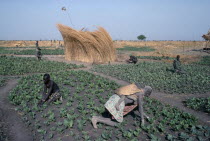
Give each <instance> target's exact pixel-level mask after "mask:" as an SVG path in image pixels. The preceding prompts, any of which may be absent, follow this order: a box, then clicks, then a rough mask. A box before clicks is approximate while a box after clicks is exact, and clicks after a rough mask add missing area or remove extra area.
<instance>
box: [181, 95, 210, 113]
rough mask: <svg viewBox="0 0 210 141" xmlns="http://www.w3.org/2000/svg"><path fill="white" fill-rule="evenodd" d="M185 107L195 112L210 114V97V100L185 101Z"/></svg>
mask: <svg viewBox="0 0 210 141" xmlns="http://www.w3.org/2000/svg"><path fill="white" fill-rule="evenodd" d="M184 103H185V105H186V106H187V107H189V108H192V109H194V110H198V111H203V112H207V113H210V97H208V98H189V99H187V100H186V101H184Z"/></svg>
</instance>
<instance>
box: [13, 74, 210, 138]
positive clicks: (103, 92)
mask: <svg viewBox="0 0 210 141" xmlns="http://www.w3.org/2000/svg"><path fill="white" fill-rule="evenodd" d="M50 75H51V78H52V80H54V81H55V82H56V83H57V84H58V85H59V87H60V90H61V94H62V96H63V101H62V102H61V101H56V102H54V103H53V104H50V105H46V104H44V105H43V106H42V107H38V106H37V103H38V101H39V100H40V99H41V93H42V91H43V82H42V81H41V80H42V77H43V75H40V74H37V75H31V76H26V77H22V79H21V80H19V82H18V85H17V87H16V88H15V89H13V90H12V91H11V92H10V95H9V100H10V101H11V103H12V104H14V105H16V110H17V111H18V112H19V114H21V115H22V119H23V121H24V123H25V124H26V125H27V126H29V127H31V128H32V129H33V132H34V136H35V137H36V138H38V139H37V140H85V141H89V140H95V141H103V140H131V141H138V140H153V141H158V140H169V141H172V140H206V139H208V138H209V137H210V127H207V126H203V125H199V124H198V123H197V119H196V118H195V117H193V116H192V115H190V114H187V113H184V112H181V111H179V110H178V109H176V108H172V107H170V106H169V105H164V104H162V103H160V102H159V101H157V100H154V99H151V98H146V99H145V102H144V103H145V104H144V110H145V112H146V113H147V115H149V117H150V118H149V119H148V120H146V122H145V125H144V126H141V123H140V121H141V120H140V117H139V113H138V112H137V111H134V112H131V113H130V114H128V115H127V116H125V117H124V121H123V122H122V123H121V124H118V126H117V127H110V126H107V125H104V124H98V129H94V128H93V126H92V124H91V117H92V116H102V115H104V116H106V115H107V114H108V113H107V112H106V110H105V108H104V104H105V102H106V101H107V100H108V99H109V97H110V96H111V95H112V94H113V93H114V90H115V89H117V88H118V87H119V85H117V84H116V83H114V82H113V81H110V80H107V79H105V78H102V77H99V76H95V75H93V74H91V73H88V72H85V71H66V72H56V73H51V74H50Z"/></svg>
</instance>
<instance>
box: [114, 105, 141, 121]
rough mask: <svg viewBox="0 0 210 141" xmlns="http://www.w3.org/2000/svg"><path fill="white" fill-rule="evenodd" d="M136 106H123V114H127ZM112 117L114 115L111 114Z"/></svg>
mask: <svg viewBox="0 0 210 141" xmlns="http://www.w3.org/2000/svg"><path fill="white" fill-rule="evenodd" d="M136 107H137V105H130V106H125V108H124V110H123V116H125V115H127V114H128V113H130V112H131V111H133V109H135V108H136ZM112 119H114V117H113V116H112Z"/></svg>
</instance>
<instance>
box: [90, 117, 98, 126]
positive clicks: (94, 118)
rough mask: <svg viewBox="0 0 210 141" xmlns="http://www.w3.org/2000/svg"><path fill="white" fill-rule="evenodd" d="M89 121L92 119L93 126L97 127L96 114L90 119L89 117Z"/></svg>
mask: <svg viewBox="0 0 210 141" xmlns="http://www.w3.org/2000/svg"><path fill="white" fill-rule="evenodd" d="M91 121H92V124H93V127H94V128H96V129H97V128H98V127H97V125H96V124H97V119H96V116H93V117H92V119H91Z"/></svg>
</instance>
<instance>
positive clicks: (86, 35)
mask: <svg viewBox="0 0 210 141" xmlns="http://www.w3.org/2000/svg"><path fill="white" fill-rule="evenodd" d="M57 27H58V29H59V31H60V32H61V35H62V37H63V40H64V44H65V59H67V60H69V61H82V62H91V63H105V62H113V61H115V60H116V53H115V52H116V51H115V48H114V45H113V41H112V39H111V37H110V36H109V34H108V33H107V32H106V30H105V29H104V28H102V27H98V30H97V31H94V32H89V31H82V30H80V31H77V30H74V29H72V28H70V27H68V26H65V25H61V24H58V25H57Z"/></svg>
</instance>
